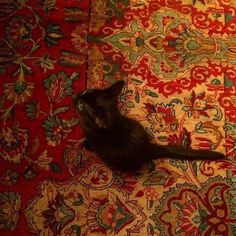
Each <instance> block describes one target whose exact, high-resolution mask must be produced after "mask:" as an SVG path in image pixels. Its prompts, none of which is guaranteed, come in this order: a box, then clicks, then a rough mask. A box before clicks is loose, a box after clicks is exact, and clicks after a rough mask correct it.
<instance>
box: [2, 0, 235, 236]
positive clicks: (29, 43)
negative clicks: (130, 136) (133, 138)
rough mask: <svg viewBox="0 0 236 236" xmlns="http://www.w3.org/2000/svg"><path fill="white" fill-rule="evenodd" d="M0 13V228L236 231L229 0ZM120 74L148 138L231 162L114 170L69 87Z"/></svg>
mask: <svg viewBox="0 0 236 236" xmlns="http://www.w3.org/2000/svg"><path fill="white" fill-rule="evenodd" d="M33 2H34V3H33ZM0 20H1V24H0V29H1V31H0V79H1V81H2V82H1V86H0V93H1V99H0V112H1V114H0V115H1V123H0V235H22V236H27V235H49V236H51V235H52V236H57V235H65V236H75V235H76V236H80V235H81V236H82V235H83V236H87V235H95V236H98V235H119V236H126V235H127V236H128V235H137V236H139V235H148V236H159V235H162V236H166V235H171V236H172V235H173V236H175V235H177V236H192V235H196V236H197V235H199V236H200V235H204V236H209V235H212V236H213V235H222V236H228V235H229V236H231V235H232V236H233V235H236V227H235V225H236V211H235V209H236V205H235V204H236V203H235V196H236V177H235V173H236V162H235V160H236V148H235V146H236V141H235V140H236V79H235V78H236V66H235V59H236V37H235V35H236V27H235V26H236V4H235V3H234V1H233V0H106V1H105V0H92V1H91V3H90V2H89V1H87V0H67V1H66V0H63V1H59V0H58V1H56V0H38V1H27V0H17V1H16V0H0ZM119 79H124V80H125V81H126V86H125V88H124V90H123V92H122V94H121V96H120V109H121V111H122V113H123V114H125V115H127V116H130V117H133V118H135V119H137V120H138V121H140V122H141V123H142V124H143V125H144V126H145V127H146V130H147V132H149V134H150V135H151V136H152V137H153V140H154V141H156V142H158V143H161V144H164V145H166V144H168V145H182V146H191V147H193V148H197V149H211V150H217V151H219V152H222V153H225V154H226V156H227V160H224V161H223V160H222V161H216V162H209V161H201V162H195V161H192V162H188V161H177V160H169V159H166V160H161V161H160V160H156V161H154V162H151V163H149V165H145V166H144V167H143V169H142V170H141V171H139V172H138V173H137V174H136V175H131V174H127V173H117V172H116V173H114V172H112V171H111V170H110V169H109V168H108V167H106V166H105V165H104V164H103V163H102V162H101V161H100V160H99V158H98V157H96V155H95V154H94V153H91V152H88V151H86V150H84V149H83V148H82V147H81V144H80V140H81V138H82V137H83V135H82V132H81V130H80V126H79V117H78V114H76V112H75V111H74V109H73V107H72V105H71V96H72V94H73V93H74V92H79V91H82V90H83V89H84V88H85V87H89V88H94V87H99V88H102V87H105V86H107V85H109V84H111V83H113V82H114V81H116V80H119Z"/></svg>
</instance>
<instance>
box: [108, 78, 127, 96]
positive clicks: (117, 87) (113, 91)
mask: <svg viewBox="0 0 236 236" xmlns="http://www.w3.org/2000/svg"><path fill="white" fill-rule="evenodd" d="M124 85H125V81H124V80H119V81H117V82H115V83H114V84H113V85H111V86H110V87H108V88H107V91H108V93H109V95H110V96H112V97H115V98H118V96H119V95H120V93H121V91H122V89H123V87H124Z"/></svg>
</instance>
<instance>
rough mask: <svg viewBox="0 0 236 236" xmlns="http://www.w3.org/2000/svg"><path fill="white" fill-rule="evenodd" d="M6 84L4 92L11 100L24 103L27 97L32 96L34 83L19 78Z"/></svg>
mask: <svg viewBox="0 0 236 236" xmlns="http://www.w3.org/2000/svg"><path fill="white" fill-rule="evenodd" d="M3 86H4V94H5V96H6V98H7V99H8V100H9V101H13V102H14V103H15V104H20V103H23V102H25V101H26V100H27V98H29V97H31V96H32V93H33V89H34V83H32V82H26V81H24V80H18V81H16V82H15V83H6V84H4V85H3Z"/></svg>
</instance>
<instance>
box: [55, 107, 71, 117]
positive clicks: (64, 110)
mask: <svg viewBox="0 0 236 236" xmlns="http://www.w3.org/2000/svg"><path fill="white" fill-rule="evenodd" d="M69 109H70V107H59V108H57V109H56V110H55V111H54V112H53V115H54V116H55V115H57V114H59V113H63V112H66V111H68V110H69Z"/></svg>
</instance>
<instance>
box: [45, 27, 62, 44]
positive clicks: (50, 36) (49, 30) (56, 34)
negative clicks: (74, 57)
mask: <svg viewBox="0 0 236 236" xmlns="http://www.w3.org/2000/svg"><path fill="white" fill-rule="evenodd" d="M63 38H64V33H62V32H61V30H60V27H59V25H56V24H54V23H49V24H48V25H47V27H46V29H45V36H44V39H45V42H46V44H47V46H48V47H51V46H55V45H58V44H59V40H62V39H63Z"/></svg>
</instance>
